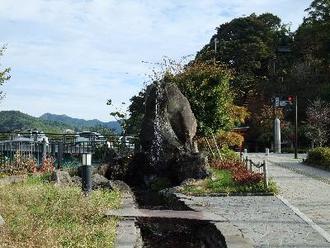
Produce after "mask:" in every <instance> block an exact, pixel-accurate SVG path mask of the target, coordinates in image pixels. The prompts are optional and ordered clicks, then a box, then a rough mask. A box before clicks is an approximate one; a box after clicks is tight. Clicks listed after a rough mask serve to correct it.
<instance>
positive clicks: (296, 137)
mask: <svg viewBox="0 0 330 248" xmlns="http://www.w3.org/2000/svg"><path fill="white" fill-rule="evenodd" d="M294 102H295V125H294V158H295V159H297V158H298V97H297V96H295V101H294Z"/></svg>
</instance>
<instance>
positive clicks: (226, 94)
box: [172, 63, 245, 136]
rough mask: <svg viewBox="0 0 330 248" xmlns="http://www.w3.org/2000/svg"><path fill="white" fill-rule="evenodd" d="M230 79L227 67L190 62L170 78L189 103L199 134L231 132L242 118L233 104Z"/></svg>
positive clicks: (230, 75)
mask: <svg viewBox="0 0 330 248" xmlns="http://www.w3.org/2000/svg"><path fill="white" fill-rule="evenodd" d="M231 79H232V74H231V72H230V70H228V69H227V68H226V67H224V66H214V65H213V64H206V63H193V64H191V65H189V66H187V67H186V68H185V69H184V70H183V71H182V72H181V73H179V74H177V75H175V76H174V77H173V79H172V80H173V81H174V82H175V83H176V84H177V85H178V87H179V89H180V90H181V92H182V93H183V94H184V95H185V96H186V97H187V98H188V100H189V102H190V105H191V108H192V111H193V113H194V114H195V117H196V119H197V122H198V132H199V134H200V135H203V136H207V135H210V134H212V133H217V132H219V131H220V130H231V129H232V128H233V127H234V126H235V125H237V124H238V123H239V122H240V121H241V119H242V115H241V116H239V115H237V113H238V112H239V111H240V109H239V108H237V106H235V105H234V94H233V92H232V89H231V88H230V84H229V82H230V80H231ZM241 112H242V111H241ZM243 112H244V111H243ZM243 115H244V114H243ZM243 119H245V118H244V117H243Z"/></svg>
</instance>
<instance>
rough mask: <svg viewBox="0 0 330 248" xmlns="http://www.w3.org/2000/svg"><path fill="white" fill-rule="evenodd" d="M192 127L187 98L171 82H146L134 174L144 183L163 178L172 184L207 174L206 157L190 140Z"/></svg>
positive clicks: (191, 116) (194, 130) (193, 133)
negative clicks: (144, 104)
mask: <svg viewBox="0 0 330 248" xmlns="http://www.w3.org/2000/svg"><path fill="white" fill-rule="evenodd" d="M196 129H197V123H196V118H195V116H194V114H193V112H192V110H191V107H190V104H189V101H188V100H187V98H186V97H185V96H184V95H183V94H182V93H181V91H180V90H179V88H178V87H177V86H176V85H175V84H174V83H172V82H168V81H164V80H163V81H160V82H154V83H153V84H152V85H150V86H148V88H147V92H146V109H145V115H144V119H143V121H142V126H141V133H140V142H141V147H142V153H140V154H139V155H138V156H137V157H138V159H137V160H138V163H137V164H138V165H140V166H135V170H138V174H136V175H140V176H141V177H143V180H144V182H145V183H146V184H148V183H150V182H152V181H153V180H154V179H155V178H166V179H167V180H169V182H170V183H171V184H172V185H175V184H179V183H181V182H182V181H184V180H186V179H188V178H195V179H200V178H204V177H205V176H207V171H206V164H207V158H206V157H205V156H203V155H202V154H200V153H198V151H197V146H196V144H195V141H194V137H195V135H196ZM141 164H143V165H141Z"/></svg>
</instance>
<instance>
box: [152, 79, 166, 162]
mask: <svg viewBox="0 0 330 248" xmlns="http://www.w3.org/2000/svg"><path fill="white" fill-rule="evenodd" d="M155 87H156V90H155V94H156V97H155V119H154V139H153V141H152V146H151V162H152V163H153V164H154V165H155V164H157V163H159V161H160V160H161V149H162V136H161V117H160V105H161V99H162V97H163V94H162V87H161V84H160V82H156V83H155Z"/></svg>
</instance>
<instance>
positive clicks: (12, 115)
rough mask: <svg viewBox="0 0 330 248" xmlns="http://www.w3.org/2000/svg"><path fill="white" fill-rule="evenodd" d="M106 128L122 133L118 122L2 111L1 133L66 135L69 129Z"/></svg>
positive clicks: (0, 115)
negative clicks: (25, 132) (29, 132)
mask: <svg viewBox="0 0 330 248" xmlns="http://www.w3.org/2000/svg"><path fill="white" fill-rule="evenodd" d="M104 128H106V129H112V130H113V131H114V132H115V133H121V130H122V129H121V126H120V125H119V123H118V122H117V121H110V122H102V121H99V120H96V119H95V120H89V121H86V120H83V119H77V118H72V117H69V116H66V115H54V114H49V113H47V114H44V115H42V116H40V117H39V118H38V117H33V116H31V115H28V114H24V113H22V112H20V111H0V132H11V131H27V130H29V129H36V130H39V131H43V132H45V133H64V132H65V130H67V129H71V130H75V131H87V130H91V131H100V132H101V130H102V129H104ZM103 131H104V130H103Z"/></svg>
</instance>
